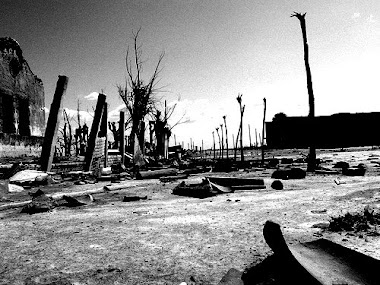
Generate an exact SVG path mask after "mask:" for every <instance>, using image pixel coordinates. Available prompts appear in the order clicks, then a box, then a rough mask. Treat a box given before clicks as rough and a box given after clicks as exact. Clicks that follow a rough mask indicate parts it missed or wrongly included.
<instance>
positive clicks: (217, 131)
mask: <svg viewBox="0 0 380 285" xmlns="http://www.w3.org/2000/svg"><path fill="white" fill-rule="evenodd" d="M215 130H216V133H217V134H218V139H219V158H220V151H221V150H222V146H221V144H220V135H219V128H215Z"/></svg>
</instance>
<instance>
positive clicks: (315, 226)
mask: <svg viewBox="0 0 380 285" xmlns="http://www.w3.org/2000/svg"><path fill="white" fill-rule="evenodd" d="M329 226H330V223H328V222H321V223H317V224H314V225H312V228H319V229H327V228H328V227H329Z"/></svg>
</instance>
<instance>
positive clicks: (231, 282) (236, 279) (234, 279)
mask: <svg viewBox="0 0 380 285" xmlns="http://www.w3.org/2000/svg"><path fill="white" fill-rule="evenodd" d="M242 274H243V273H242V272H241V271H239V270H237V269H235V268H231V269H230V270H228V271H227V273H226V274H225V275H224V276H223V278H222V279H221V280H220V282H219V283H218V285H244V282H243V280H242V279H241V276H242Z"/></svg>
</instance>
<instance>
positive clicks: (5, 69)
mask: <svg viewBox="0 0 380 285" xmlns="http://www.w3.org/2000/svg"><path fill="white" fill-rule="evenodd" d="M44 106H45V94H44V86H43V84H42V81H41V79H39V78H38V77H37V76H36V75H34V74H33V72H32V70H31V69H30V67H29V65H28V63H27V61H26V60H25V59H24V57H23V55H22V50H21V48H20V45H19V44H18V42H17V41H16V40H14V39H12V38H9V37H6V38H0V134H2V133H3V134H15V135H20V136H43V135H44V132H45V112H44Z"/></svg>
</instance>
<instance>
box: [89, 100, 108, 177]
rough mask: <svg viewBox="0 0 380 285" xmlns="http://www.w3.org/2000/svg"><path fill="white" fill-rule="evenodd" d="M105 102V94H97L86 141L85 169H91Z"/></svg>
mask: <svg viewBox="0 0 380 285" xmlns="http://www.w3.org/2000/svg"><path fill="white" fill-rule="evenodd" d="M105 102H106V95H104V94H99V96H98V102H97V103H96V108H95V114H94V120H93V121H92V125H91V131H90V136H89V138H88V142H87V151H86V156H85V170H86V171H89V170H90V169H91V164H92V159H93V156H94V149H95V144H96V138H97V137H98V133H99V128H100V120H101V118H102V113H103V111H104V104H105Z"/></svg>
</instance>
